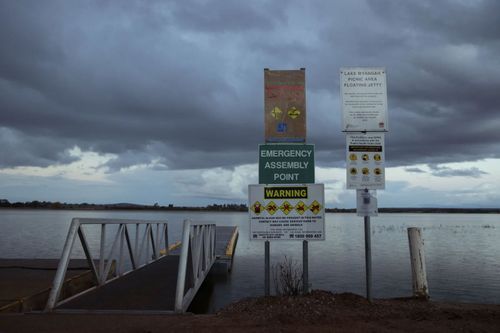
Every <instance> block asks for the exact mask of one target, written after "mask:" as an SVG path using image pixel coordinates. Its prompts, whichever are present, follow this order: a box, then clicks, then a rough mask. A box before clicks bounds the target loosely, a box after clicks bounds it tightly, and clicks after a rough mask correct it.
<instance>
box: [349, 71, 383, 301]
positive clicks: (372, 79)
mask: <svg viewBox="0 0 500 333" xmlns="http://www.w3.org/2000/svg"><path fill="white" fill-rule="evenodd" d="M340 97H341V106H342V131H343V132H346V162H347V163H346V166H347V168H346V188H347V189H356V192H357V193H356V199H357V200H356V205H357V214H358V216H364V222H365V267H366V298H367V299H368V301H369V302H371V301H372V249H371V226H370V216H377V215H378V208H377V199H376V197H375V195H376V192H375V191H373V192H372V193H370V191H369V190H376V189H384V188H385V167H384V164H385V147H384V140H385V139H384V134H385V133H383V132H387V131H388V129H389V127H388V114H387V80H386V71H385V68H382V67H347V68H341V70H340Z"/></svg>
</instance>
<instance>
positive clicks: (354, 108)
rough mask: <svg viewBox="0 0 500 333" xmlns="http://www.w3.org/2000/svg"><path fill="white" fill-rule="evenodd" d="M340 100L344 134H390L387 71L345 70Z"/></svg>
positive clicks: (342, 69)
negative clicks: (365, 132) (387, 132)
mask: <svg viewBox="0 0 500 333" xmlns="http://www.w3.org/2000/svg"><path fill="white" fill-rule="evenodd" d="M340 98H341V100H342V130H343V131H346V132H358V131H370V132H377V131H378V132H385V131H388V130H389V127H388V123H387V122H388V117H387V84H386V73H385V68H381V67H373V68H371V67H346V68H341V69H340Z"/></svg>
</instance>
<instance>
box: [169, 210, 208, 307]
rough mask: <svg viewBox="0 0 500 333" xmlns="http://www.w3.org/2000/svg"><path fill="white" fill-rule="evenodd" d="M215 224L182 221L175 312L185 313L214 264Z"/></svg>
mask: <svg viewBox="0 0 500 333" xmlns="http://www.w3.org/2000/svg"><path fill="white" fill-rule="evenodd" d="M215 235H216V229H215V224H206V223H205V224H204V223H194V222H192V221H190V220H184V226H183V236H182V250H181V255H180V258H179V271H178V273H177V287H176V294H175V312H185V311H186V310H187V308H188V306H189V304H190V303H191V301H192V300H193V298H194V296H195V295H196V292H197V291H198V289H199V288H200V286H201V284H202V283H203V281H204V280H205V277H206V275H207V274H208V272H209V271H210V268H211V267H212V265H213V263H214V262H215V244H216V243H215V238H216V236H215Z"/></svg>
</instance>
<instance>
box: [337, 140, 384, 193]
mask: <svg viewBox="0 0 500 333" xmlns="http://www.w3.org/2000/svg"><path fill="white" fill-rule="evenodd" d="M384 135H385V133H373V132H372V133H356V134H354V133H348V134H346V153H347V157H346V160H347V170H346V171H347V182H346V187H347V188H348V189H369V190H377V189H379V190H383V189H384V188H385V166H384V165H385V154H384V150H385V148H384Z"/></svg>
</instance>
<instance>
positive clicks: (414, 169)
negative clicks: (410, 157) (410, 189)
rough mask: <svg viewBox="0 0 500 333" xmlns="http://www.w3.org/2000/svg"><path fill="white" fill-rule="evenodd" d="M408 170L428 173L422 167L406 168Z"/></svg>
mask: <svg viewBox="0 0 500 333" xmlns="http://www.w3.org/2000/svg"><path fill="white" fill-rule="evenodd" d="M405 171H406V172H413V173H426V172H425V171H424V170H422V169H420V168H405Z"/></svg>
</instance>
